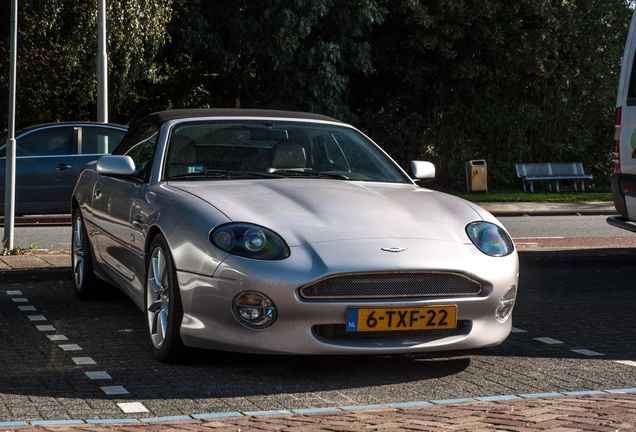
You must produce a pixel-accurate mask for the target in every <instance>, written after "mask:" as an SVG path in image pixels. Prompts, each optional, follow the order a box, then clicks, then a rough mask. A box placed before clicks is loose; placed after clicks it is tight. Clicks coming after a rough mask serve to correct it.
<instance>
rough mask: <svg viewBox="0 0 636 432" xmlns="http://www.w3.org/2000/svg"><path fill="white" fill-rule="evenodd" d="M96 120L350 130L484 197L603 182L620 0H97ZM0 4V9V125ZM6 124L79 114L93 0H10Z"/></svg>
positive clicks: (1, 89) (87, 75) (92, 61)
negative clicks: (579, 173) (557, 166)
mask: <svg viewBox="0 0 636 432" xmlns="http://www.w3.org/2000/svg"><path fill="white" fill-rule="evenodd" d="M107 8H108V24H107V25H108V44H109V45H108V55H109V92H110V96H109V108H110V109H109V111H110V115H109V120H110V121H111V122H117V123H123V124H127V123H130V122H131V121H133V120H134V119H136V118H139V117H141V116H143V115H145V114H147V113H149V112H152V111H156V110H161V109H172V108H183V107H242V108H278V109H289V110H302V111H311V112H319V113H322V114H326V115H330V116H333V117H335V118H337V119H341V120H345V121H348V122H351V123H353V124H354V125H356V126H357V127H359V128H360V129H362V130H363V131H364V132H366V133H367V134H368V135H369V136H370V137H372V138H373V139H374V140H375V141H376V142H377V143H378V144H380V145H381V146H382V147H383V148H384V149H385V150H387V152H389V154H391V156H393V157H394V158H395V159H396V160H397V161H398V162H399V163H400V164H401V165H402V166H404V167H406V166H408V161H409V160H412V159H425V160H431V161H433V162H434V163H435V164H436V166H437V169H438V179H437V180H436V183H435V187H438V188H441V189H447V190H462V189H464V188H465V171H464V165H465V163H466V162H467V161H468V160H473V159H485V160H486V161H487V164H488V183H489V188H491V189H501V190H505V189H517V188H518V187H519V186H518V181H517V179H516V175H515V169H514V164H515V163H516V162H559V161H575V160H576V161H581V162H583V164H584V167H585V169H586V171H587V172H590V173H591V174H593V175H594V183H595V184H596V185H601V186H606V185H608V184H609V173H610V171H611V158H610V151H611V146H612V134H613V115H614V103H615V102H614V101H615V97H616V88H617V83H618V74H619V72H620V57H621V56H622V54H623V48H624V44H625V39H626V35H627V29H628V25H629V21H630V17H631V13H632V9H631V8H630V4H629V2H627V1H625V0H513V1H510V0H338V1H336V0H270V1H267V2H253V1H248V0H222V1H221V0H130V1H128V0H107ZM9 9H10V8H3V9H2V10H0V20H1V21H0V22H4V23H7V25H3V26H0V35H1V39H0V94H1V95H2V100H1V101H0V129H4V130H6V126H7V125H6V122H7V118H8V73H9V31H10V26H9V25H8V24H9V23H10V15H9V13H10V10H9ZM18 28H19V36H18V95H17V103H18V112H17V125H16V126H17V127H18V128H20V127H24V126H28V125H31V124H38V123H45V122H56V121H64V120H95V119H96V98H97V90H96V51H97V36H96V32H97V4H96V2H94V1H87V0H75V1H70V0H20V2H19V18H18Z"/></svg>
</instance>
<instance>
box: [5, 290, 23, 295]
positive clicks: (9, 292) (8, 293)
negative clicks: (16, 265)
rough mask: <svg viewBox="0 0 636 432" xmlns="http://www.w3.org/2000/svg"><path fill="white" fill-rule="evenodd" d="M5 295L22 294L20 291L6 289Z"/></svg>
mask: <svg viewBox="0 0 636 432" xmlns="http://www.w3.org/2000/svg"><path fill="white" fill-rule="evenodd" d="M7 295H22V292H21V291H12V290H9V291H7Z"/></svg>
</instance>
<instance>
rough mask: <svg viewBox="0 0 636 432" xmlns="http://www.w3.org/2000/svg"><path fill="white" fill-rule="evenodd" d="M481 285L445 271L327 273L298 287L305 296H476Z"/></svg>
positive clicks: (316, 297) (309, 297) (319, 297)
mask: <svg viewBox="0 0 636 432" xmlns="http://www.w3.org/2000/svg"><path fill="white" fill-rule="evenodd" d="M481 288H482V286H481V284H480V283H479V282H477V281H474V280H472V279H470V278H468V277H466V276H464V275H461V274H457V273H448V272H405V273H357V274H348V275H339V276H331V277H328V278H325V279H322V280H320V281H318V282H316V283H313V284H311V285H307V286H304V287H302V288H301V289H300V295H301V297H303V298H306V299H323V298H351V299H353V298H383V297H427V296H461V295H477V294H479V293H480V292H481Z"/></svg>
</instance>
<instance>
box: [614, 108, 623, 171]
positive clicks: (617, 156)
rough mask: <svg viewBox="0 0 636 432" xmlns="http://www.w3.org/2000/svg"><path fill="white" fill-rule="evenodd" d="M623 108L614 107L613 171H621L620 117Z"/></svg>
mask: <svg viewBox="0 0 636 432" xmlns="http://www.w3.org/2000/svg"><path fill="white" fill-rule="evenodd" d="M622 115H623V108H621V107H617V108H616V117H614V154H613V159H614V172H615V173H620V172H621V117H622Z"/></svg>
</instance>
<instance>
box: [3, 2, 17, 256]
mask: <svg viewBox="0 0 636 432" xmlns="http://www.w3.org/2000/svg"><path fill="white" fill-rule="evenodd" d="M17 46H18V0H13V1H12V2H11V51H10V55H11V60H10V62H9V137H8V138H7V147H6V150H7V151H6V160H5V162H6V172H5V174H6V178H5V182H4V185H5V188H4V247H6V248H9V249H13V227H14V223H15V83H16V69H17V68H16V63H17V57H18V55H17Z"/></svg>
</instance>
